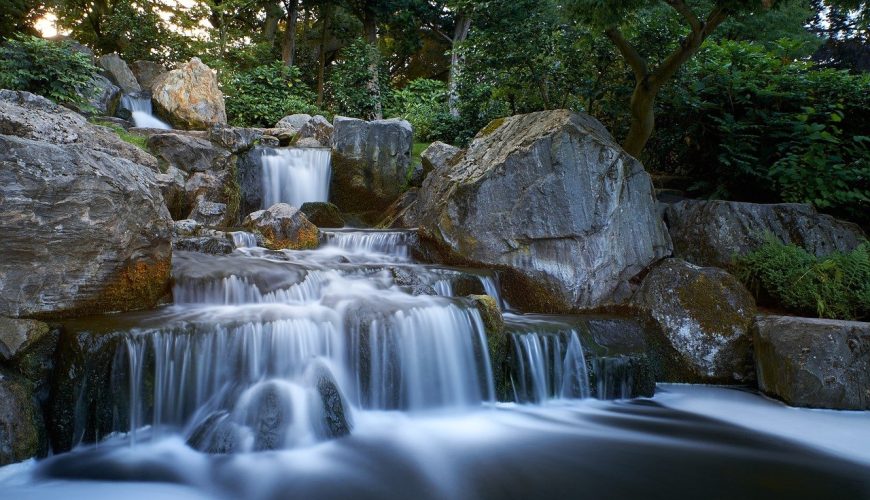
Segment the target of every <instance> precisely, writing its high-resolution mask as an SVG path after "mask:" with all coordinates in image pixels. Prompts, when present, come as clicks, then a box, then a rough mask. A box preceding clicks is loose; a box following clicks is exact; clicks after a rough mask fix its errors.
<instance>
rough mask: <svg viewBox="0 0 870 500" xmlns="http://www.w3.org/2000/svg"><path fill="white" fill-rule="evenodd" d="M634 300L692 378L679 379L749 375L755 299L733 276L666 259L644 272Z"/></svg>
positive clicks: (744, 377)
mask: <svg viewBox="0 0 870 500" xmlns="http://www.w3.org/2000/svg"><path fill="white" fill-rule="evenodd" d="M632 302H633V304H634V305H636V306H638V307H640V308H641V309H643V310H646V311H648V312H649V313H650V314H651V315H652V317H653V318H654V319H655V321H656V322H658V326H659V328H661V330H662V332H663V333H664V336H665V338H666V339H667V342H668V343H670V345H671V346H673V348H674V349H675V350H676V351H677V352H678V353H680V355H681V356H682V358H683V361H684V362H685V364H686V368H687V369H688V370H687V372H688V373H690V374H691V375H693V376H694V377H695V378H696V379H695V380H677V381H683V382H694V381H704V382H724V383H728V382H745V381H747V380H750V379H751V378H752V377H753V366H752V341H751V331H750V329H751V327H752V321H753V318H754V317H755V300H754V299H753V298H752V295H751V294H750V293H749V291H747V290H746V288H745V287H744V286H743V285H742V284H741V283H740V281H739V280H738V279H737V278H735V277H734V276H732V275H730V274H728V273H727V272H725V271H723V270H721V269H718V268H714V267H698V266H695V265H692V264H689V263H688V262H685V261H683V260H680V259H667V260H664V261H662V262H661V263H660V264H658V265H656V266H655V267H654V268H653V269H652V270H651V271H650V272H649V273H648V274H647V275H646V277H645V278H644V279H643V282H642V283H641V285H640V288H639V289H638V290H637V293H636V294H635V296H634V297H633V299H632Z"/></svg>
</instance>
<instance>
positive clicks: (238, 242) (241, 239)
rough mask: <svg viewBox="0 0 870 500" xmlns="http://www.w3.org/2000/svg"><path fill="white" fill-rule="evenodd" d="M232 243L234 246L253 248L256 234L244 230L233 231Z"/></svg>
mask: <svg viewBox="0 0 870 500" xmlns="http://www.w3.org/2000/svg"><path fill="white" fill-rule="evenodd" d="M230 234H232V236H233V244H234V245H235V246H236V248H254V247H256V246H257V236H256V235H254V234H253V233H248V232H245V231H233V232H232V233H230Z"/></svg>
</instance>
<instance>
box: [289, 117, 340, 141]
mask: <svg viewBox="0 0 870 500" xmlns="http://www.w3.org/2000/svg"><path fill="white" fill-rule="evenodd" d="M332 130H333V128H332V124H331V123H329V121H327V119H326V118H324V117H322V116H320V115H317V116H314V117H312V118H311V119H310V120H308V121H307V122H305V125H303V126H302V128H300V129H299V132H297V133H296V141H297V144H296V145H297V146H299V147H302V146H300V145H299V143H298V141H299V140H302V139H315V140H316V141H317V142H318V143H320V144H332Z"/></svg>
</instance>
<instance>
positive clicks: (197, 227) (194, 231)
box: [172, 219, 202, 238]
mask: <svg viewBox="0 0 870 500" xmlns="http://www.w3.org/2000/svg"><path fill="white" fill-rule="evenodd" d="M200 231H202V224H200V223H199V222H197V221H195V220H193V219H184V220H179V221H175V223H174V224H173V225H172V232H173V234H174V235H175V236H179V237H182V238H183V237H186V236H199V233H200Z"/></svg>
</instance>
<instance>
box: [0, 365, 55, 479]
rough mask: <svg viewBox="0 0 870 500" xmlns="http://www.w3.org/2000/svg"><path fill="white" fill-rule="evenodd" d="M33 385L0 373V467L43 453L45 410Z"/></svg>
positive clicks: (45, 443)
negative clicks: (41, 409) (41, 406)
mask: <svg viewBox="0 0 870 500" xmlns="http://www.w3.org/2000/svg"><path fill="white" fill-rule="evenodd" d="M31 391H32V389H31V387H30V386H29V385H28V384H27V383H24V382H22V381H20V380H18V379H16V378H14V377H12V376H9V375H6V374H3V373H2V372H0V466H2V465H8V464H11V463H15V462H20V461H22V460H26V459H28V458H31V457H34V456H38V455H44V454H45V452H46V451H47V446H48V443H47V440H46V437H45V426H44V424H43V421H42V412H41V411H40V409H39V405H38V404H37V402H36V400H35V399H34V398H33V397H32V396H31Z"/></svg>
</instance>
